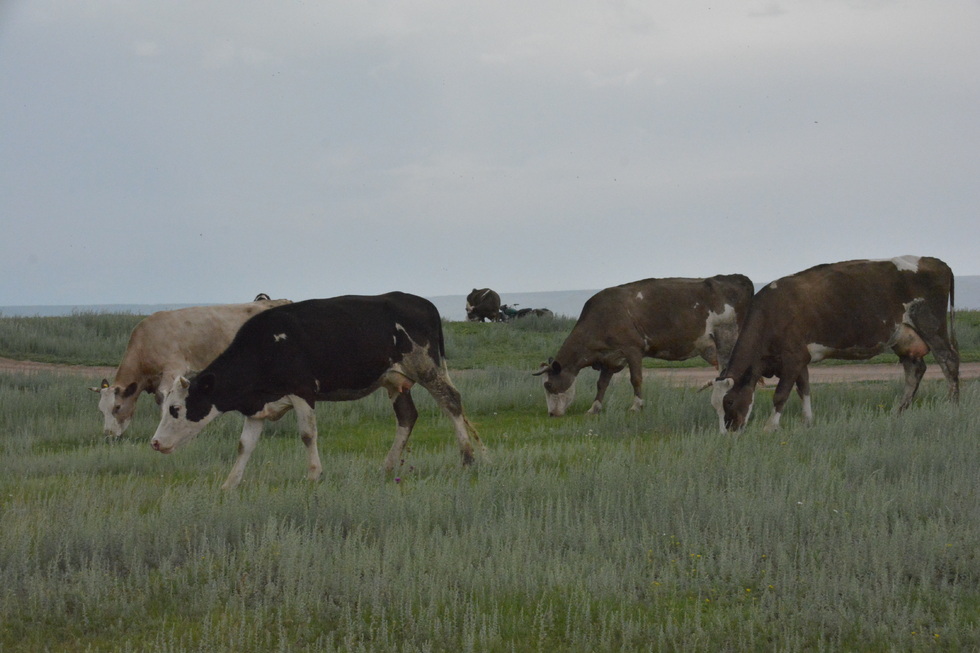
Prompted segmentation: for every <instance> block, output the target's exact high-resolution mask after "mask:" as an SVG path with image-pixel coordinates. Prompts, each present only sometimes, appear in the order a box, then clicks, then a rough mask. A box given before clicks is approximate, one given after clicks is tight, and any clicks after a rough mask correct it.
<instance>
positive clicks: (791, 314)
mask: <svg viewBox="0 0 980 653" xmlns="http://www.w3.org/2000/svg"><path fill="white" fill-rule="evenodd" d="M947 307H948V309H947ZM954 312H955V309H954V297H953V272H952V270H950V268H949V266H948V265H946V264H945V263H943V262H942V261H940V260H939V259H936V258H929V257H918V256H903V257H898V258H893V259H889V260H877V261H872V260H859V261H844V262H841V263H830V264H825V265H818V266H816V267H812V268H809V269H807V270H804V271H802V272H798V273H796V274H794V275H791V276H788V277H783V278H782V279H777V280H776V281H773V282H772V283H770V284H769V285H767V286H765V287H764V288H762V289H761V290H760V291H759V292H758V293H757V294H756V296H755V297H754V298H753V300H752V306H751V308H750V309H749V314H748V317H746V319H745V324H744V325H743V327H742V330H741V333H740V335H739V337H738V341H737V342H736V344H735V347H734V349H733V350H732V355H731V358H730V359H729V361H728V365H727V366H725V368H724V369H723V370H722V372H721V374H720V375H719V376H718V378H717V380H715V381H714V383H713V386H714V387H713V389H712V397H711V403H712V405H713V406H714V408H715V410H716V411H717V413H718V420H719V426H720V428H721V432H722V433H724V432H726V430H731V431H737V430H739V429H741V428H742V427H744V426H745V424H746V422H747V421H748V419H749V415H750V414H751V412H752V403H753V399H754V392H753V391H754V389H755V385H756V383H757V382H758V381H759V380H760V379H761V378H762V377H767V378H769V377H773V376H776V377H778V378H779V382H778V383H777V385H776V390H775V393H774V395H773V399H772V402H773V408H774V412H773V414H772V416H771V417H770V418H769V420H768V421H767V423H766V425H765V428H766V429H767V430H775V429H777V428H778V427H779V421H780V416H781V415H782V412H783V407H784V406H785V404H786V401H787V399H789V395H790V393H791V392H792V389H793V386H794V385H795V386H796V390H797V392H798V394H799V395H800V398H801V399H802V401H803V419H804V421H805V422H806V423H807V424H810V423H812V422H813V410H812V407H811V404H810V382H809V374H808V370H807V366H808V365H809V364H810V363H815V362H817V361H820V360H823V359H825V358H837V359H850V360H863V359H867V358H871V357H872V356H874V355H876V354H879V353H881V352H883V351H886V350H889V349H890V350H892V351H893V352H895V353H896V354H898V357H899V359H900V360H901V362H902V365H903V367H904V368H905V391H904V394H903V395H902V399H901V402H900V403H899V405H898V412H902V411H903V410H905V409H906V408H908V406H909V405H910V404H911V402H912V399H913V398H914V397H915V393H916V391H917V390H918V388H919V382H920V381H921V380H922V375H923V374H924V373H925V369H926V364H925V362H924V361H923V357H924V356H925V355H926V354H927V353H928V352H929V351H930V350H932V353H933V355H934V356H935V359H936V361H937V362H938V363H939V367H940V368H941V369H942V371H943V375H944V376H945V377H946V381H947V384H948V386H949V396H950V399H951V400H953V401H954V402H955V401H956V399H957V398H958V396H959V354H958V353H957V351H956V335H955V332H954V330H953V326H952V325H953V317H954ZM947 317H948V319H949V324H950V326H949V331H948V332H947V328H946V320H947Z"/></svg>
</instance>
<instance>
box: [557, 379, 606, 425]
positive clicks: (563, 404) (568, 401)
mask: <svg viewBox="0 0 980 653" xmlns="http://www.w3.org/2000/svg"><path fill="white" fill-rule="evenodd" d="M544 398H545V401H546V402H547V404H548V414H549V415H551V416H552V417H561V416H562V415H564V414H565V411H567V410H568V407H569V406H571V405H572V402H573V401H574V400H575V384H574V383H572V385H570V386H569V387H568V390H566V391H565V392H555V393H552V392H547V391H545V393H544ZM600 406H601V404H600Z"/></svg>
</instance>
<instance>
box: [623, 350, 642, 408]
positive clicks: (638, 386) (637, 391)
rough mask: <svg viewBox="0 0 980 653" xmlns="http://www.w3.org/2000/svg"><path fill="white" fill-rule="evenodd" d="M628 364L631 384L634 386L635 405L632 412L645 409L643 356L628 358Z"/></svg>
mask: <svg viewBox="0 0 980 653" xmlns="http://www.w3.org/2000/svg"><path fill="white" fill-rule="evenodd" d="M626 364H627V365H629V368H630V384H631V385H632V386H633V405H632V406H630V410H640V409H641V408H643V356H642V355H640V354H637V355H635V356H628V357H627V358H626Z"/></svg>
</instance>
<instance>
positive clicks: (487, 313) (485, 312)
mask: <svg viewBox="0 0 980 653" xmlns="http://www.w3.org/2000/svg"><path fill="white" fill-rule="evenodd" d="M531 315H533V316H535V317H554V316H555V314H554V313H553V312H552V311H550V310H548V309H547V308H517V304H515V305H513V306H508V305H507V304H501V303H500V295H499V294H498V293H497V291H495V290H490V289H489V288H481V289H479V290H477V289H476V288H474V289H473V290H472V292H470V294H469V295H467V296H466V319H467V320H469V321H470V322H484V321H489V322H509V321H511V320H516V319H520V318H522V317H528V316H531Z"/></svg>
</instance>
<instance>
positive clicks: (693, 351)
mask: <svg viewBox="0 0 980 653" xmlns="http://www.w3.org/2000/svg"><path fill="white" fill-rule="evenodd" d="M753 292H754V287H753V286H752V281H751V280H750V279H749V278H748V277H746V276H744V275H741V274H730V275H719V276H714V277H710V278H708V279H678V278H674V279H645V280H643V281H634V282H633V283H627V284H624V285H621V286H614V287H612V288H606V289H605V290H600V291H599V292H598V293H596V294H595V295H593V296H592V297H591V298H590V299H589V301H587V302H586V303H585V306H584V307H583V308H582V314H581V315H580V316H579V318H578V321H577V322H576V324H575V327H574V328H573V329H572V332H571V333H570V334H569V335H568V337H567V338H566V339H565V342H564V343H563V344H562V346H561V348H560V349H559V350H558V353H557V354H555V356H554V358H551V359H549V361H548V362H547V363H542V365H541V368H540V369H539V370H538V371H537V372H535V373H534V374H535V376H537V375H542V374H543V375H546V376H545V378H544V389H545V398H546V399H547V403H548V413H549V414H550V415H551V416H553V417H560V416H561V415H564V414H565V411H566V410H567V409H568V406H569V405H570V404H571V403H572V400H573V399H574V398H575V378H576V377H577V376H578V373H579V371H580V370H582V369H584V368H586V367H592V368H594V369H596V370H599V380H598V382H597V384H596V396H595V400H594V401H593V403H592V408H591V409H589V412H590V413H598V412H599V411H600V410H602V400H603V397H604V396H605V394H606V388H607V387H608V386H609V381H610V379H612V376H613V374H615V373H616V372H619V371H620V370H622V369H623V368H624V367H627V366H628V367H629V370H630V382H631V383H632V384H633V395H634V399H633V405H632V409H633V410H638V409H640V408H641V407H642V406H643V398H642V395H641V389H642V385H643V359H644V358H660V359H664V360H671V361H680V360H687V359H688V358H693V357H694V356H698V355H700V356H701V357H702V358H703V359H705V360H706V361H708V362H709V363H711V364H712V365H715V366H718V365H719V363H720V364H721V365H722V366H724V364H725V363H727V361H728V355H729V353H730V352H731V349H732V346H733V345H734V344H735V339H736V338H737V336H738V328H739V324H741V322H742V320H743V319H745V315H746V313H747V311H748V307H749V302H750V301H751V299H752V293H753Z"/></svg>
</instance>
